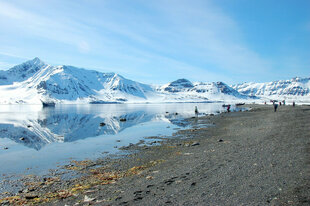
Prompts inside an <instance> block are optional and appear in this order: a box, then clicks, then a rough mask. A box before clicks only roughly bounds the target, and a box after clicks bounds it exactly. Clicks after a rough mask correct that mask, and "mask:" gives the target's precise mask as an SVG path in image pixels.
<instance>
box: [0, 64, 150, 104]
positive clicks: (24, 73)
mask: <svg viewBox="0 0 310 206" xmlns="http://www.w3.org/2000/svg"><path fill="white" fill-rule="evenodd" d="M0 74H1V76H0V78H1V86H0V103H2V104H8V103H11V104H12V103H13V104H14V103H32V104H40V103H41V100H43V101H54V102H58V103H89V102H95V103H98V102H100V103H102V102H122V101H130V100H131V101H146V99H147V96H148V94H150V95H151V94H152V93H153V89H152V88H151V87H150V86H148V85H145V84H141V83H138V82H135V81H132V80H129V79H126V78H124V77H122V76H120V75H117V74H115V73H100V72H97V71H92V70H85V69H80V68H76V67H72V66H51V65H47V64H44V63H43V62H42V61H41V60H39V59H38V58H35V59H33V60H31V61H28V62H25V63H23V64H21V65H18V66H16V67H13V68H11V69H9V70H8V71H1V73H0Z"/></svg>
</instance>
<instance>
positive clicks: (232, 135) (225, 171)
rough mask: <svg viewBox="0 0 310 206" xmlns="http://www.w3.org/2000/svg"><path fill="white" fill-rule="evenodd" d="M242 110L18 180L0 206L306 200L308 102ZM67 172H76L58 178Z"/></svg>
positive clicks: (309, 190) (309, 179)
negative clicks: (19, 186)
mask: <svg viewBox="0 0 310 206" xmlns="http://www.w3.org/2000/svg"><path fill="white" fill-rule="evenodd" d="M245 107H251V110H250V111H246V112H233V113H223V114H220V115H216V116H203V117H199V118H191V119H188V120H186V121H189V122H190V123H191V125H192V127H191V129H187V130H179V131H176V133H175V134H174V135H173V137H172V138H167V139H164V140H163V141H160V142H159V143H158V142H154V146H145V145H144V144H137V145H131V146H129V147H125V148H122V149H123V150H128V151H129V155H126V156H124V157H122V158H113V157H110V158H107V159H99V160H97V161H82V162H75V163H72V164H70V165H67V166H66V170H67V171H68V172H67V173H65V174H61V175H56V174H55V176H50V177H45V178H36V179H33V180H31V181H30V179H31V178H30V179H28V180H27V181H28V182H27V184H26V180H24V181H25V185H26V186H25V188H24V189H23V190H21V191H19V192H18V193H17V194H2V197H3V198H2V199H0V204H2V205H9V204H11V205H23V204H24V205H27V204H29V205H31V204H40V205H310V106H296V107H292V106H289V105H287V106H281V107H279V108H278V111H277V112H274V111H273V107H272V106H271V105H245ZM152 138H154V137H152ZM158 139H160V138H158ZM71 173H72V174H73V173H74V174H76V173H77V174H79V176H78V177H75V178H71V179H66V178H63V176H70V175H71Z"/></svg>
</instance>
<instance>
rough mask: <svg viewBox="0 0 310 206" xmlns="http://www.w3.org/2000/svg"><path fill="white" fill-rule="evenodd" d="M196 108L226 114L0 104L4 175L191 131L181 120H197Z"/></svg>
mask: <svg viewBox="0 0 310 206" xmlns="http://www.w3.org/2000/svg"><path fill="white" fill-rule="evenodd" d="M195 106H198V109H199V112H200V113H206V114H210V113H216V112H221V111H223V110H225V108H223V107H222V104H219V103H173V104H172V103H171V104H104V105H57V106H56V107H55V108H42V106H41V105H0V165H1V166H0V175H3V174H44V173H46V172H47V171H48V170H49V169H52V168H56V166H57V165H62V164H66V163H69V162H70V160H83V159H86V158H87V159H94V158H98V157H103V156H104V155H105V154H106V153H109V154H111V153H117V152H119V150H118V149H117V148H119V147H121V146H127V145H128V144H130V143H137V142H139V141H140V140H141V139H144V137H150V136H161V135H163V136H167V135H168V136H169V135H171V134H172V133H173V132H175V131H176V129H177V128H185V127H188V125H186V124H184V123H182V121H181V120H182V119H184V118H188V117H192V116H194V115H195V113H194V109H195ZM176 113H178V114H177V115H176ZM120 119H126V121H120ZM102 122H103V123H105V125H104V126H100V123H102ZM147 141H150V140H146V142H147ZM116 147H117V148H116Z"/></svg>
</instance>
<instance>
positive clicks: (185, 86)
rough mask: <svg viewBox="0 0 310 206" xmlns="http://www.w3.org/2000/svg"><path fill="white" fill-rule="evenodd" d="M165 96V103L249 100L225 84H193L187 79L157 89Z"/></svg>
mask: <svg viewBox="0 0 310 206" xmlns="http://www.w3.org/2000/svg"><path fill="white" fill-rule="evenodd" d="M157 91H158V92H160V93H162V94H164V95H165V97H164V101H165V102H175V101H183V102H191V101H192V102H193V101H194V102H201V101H226V100H227V101H228V100H229V101H233V100H240V99H242V100H244V99H249V98H248V96H246V95H242V94H239V93H238V92H237V91H236V90H234V89H233V88H231V87H230V86H228V85H227V84H225V83H223V82H216V83H215V82H212V83H203V82H197V83H192V82H190V81H189V80H187V79H178V80H176V81H173V82H171V83H169V84H166V85H163V86H161V87H159V88H158V89H157Z"/></svg>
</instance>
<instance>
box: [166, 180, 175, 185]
mask: <svg viewBox="0 0 310 206" xmlns="http://www.w3.org/2000/svg"><path fill="white" fill-rule="evenodd" d="M173 182H174V180H166V181H165V182H164V183H165V184H166V185H171V184H172V183H173Z"/></svg>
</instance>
